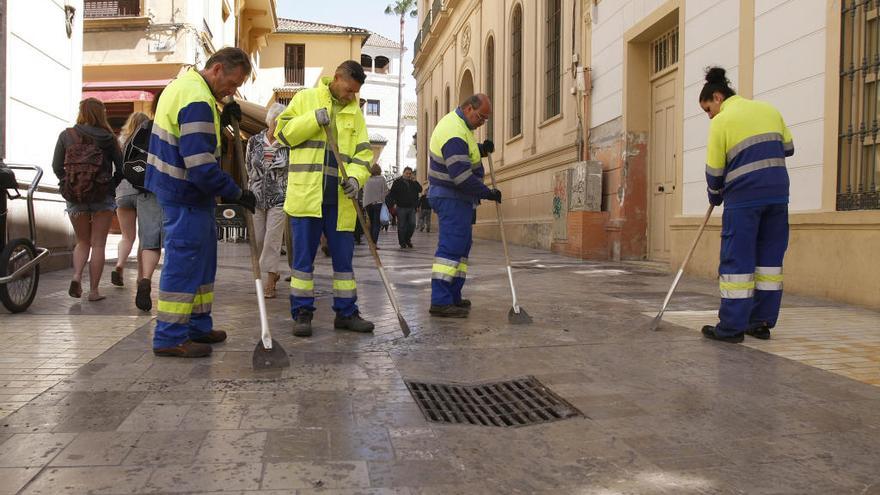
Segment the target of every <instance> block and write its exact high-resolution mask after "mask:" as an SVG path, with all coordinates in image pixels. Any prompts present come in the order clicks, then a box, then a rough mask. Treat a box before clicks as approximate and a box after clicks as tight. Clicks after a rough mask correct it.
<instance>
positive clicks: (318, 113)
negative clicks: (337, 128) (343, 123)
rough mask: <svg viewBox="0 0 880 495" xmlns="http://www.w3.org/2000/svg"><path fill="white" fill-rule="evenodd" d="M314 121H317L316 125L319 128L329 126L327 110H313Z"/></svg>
mask: <svg viewBox="0 0 880 495" xmlns="http://www.w3.org/2000/svg"><path fill="white" fill-rule="evenodd" d="M315 120H317V121H318V125H319V126H321V127H324V126H327V125H330V114H329V113H327V109H326V108H319V109H317V110H315Z"/></svg>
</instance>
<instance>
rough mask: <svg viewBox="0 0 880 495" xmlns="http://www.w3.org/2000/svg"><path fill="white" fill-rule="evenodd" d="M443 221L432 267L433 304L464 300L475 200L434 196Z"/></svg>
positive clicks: (434, 201)
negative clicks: (462, 295) (462, 296)
mask: <svg viewBox="0 0 880 495" xmlns="http://www.w3.org/2000/svg"><path fill="white" fill-rule="evenodd" d="M431 206H432V207H433V208H434V212H435V213H437V217H438V219H439V221H440V239H439V241H438V242H437V251H436V252H435V253H434V264H433V265H432V267H431V304H432V305H436V306H446V305H449V304H457V303H459V302H461V289H462V288H463V287H464V282H465V278H467V269H468V254H470V251H471V244H472V231H471V222H472V220H473V215H474V205H473V203H470V202H467V201H462V200H459V199H453V198H431Z"/></svg>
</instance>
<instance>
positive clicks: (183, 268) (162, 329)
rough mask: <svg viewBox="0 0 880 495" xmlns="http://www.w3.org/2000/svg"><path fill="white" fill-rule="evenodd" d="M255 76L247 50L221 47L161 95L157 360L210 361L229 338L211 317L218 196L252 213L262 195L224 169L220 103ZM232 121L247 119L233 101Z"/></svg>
mask: <svg viewBox="0 0 880 495" xmlns="http://www.w3.org/2000/svg"><path fill="white" fill-rule="evenodd" d="M250 72H251V63H250V57H249V56H248V54H247V53H246V52H244V51H243V50H241V49H239V48H222V49H220V50H218V51H217V52H215V53H214V54H213V55H211V57H210V58H209V59H208V61H207V62H205V68H204V69H202V70H200V71H197V70H195V69H191V70H190V71H189V72H186V73H185V74H183V75H182V76H180V77H178V78H177V79H176V80H174V81H172V82H171V83H170V84H169V85H168V86H167V87H166V88H165V91H164V92H163V93H162V96H161V97H160V98H159V104H158V108H157V111H156V115H155V119H154V121H153V130H152V136H151V137H150V145H149V160H148V162H149V166H148V167H147V175H146V182H145V184H146V187H147V189H149V190H150V191H152V192H153V193H154V194H155V195H156V197H157V198H158V200H159V204H160V205H161V207H162V212H163V215H164V218H165V220H164V225H163V227H164V235H165V239H164V244H165V246H164V247H165V265H164V268H163V270H162V275H161V278H160V279H159V302H158V316H157V319H156V329H155V331H154V336H153V353H154V354H156V355H158V356H173V357H204V356H208V355H210V354H211V351H212V349H211V346H210V345H209V344H214V343H218V342H223V341H224V340H226V332H225V331H223V330H216V329H214V322H213V319H212V318H211V307H212V303H213V301H214V277H215V275H216V271H217V231H216V225H215V222H214V209H215V206H216V205H215V203H214V197H215V196H221V197H223V198H224V201H225V202H228V203H238V204H240V205H242V206H244V207H246V208H248V209H249V210H251V211H254V208H255V203H256V198H255V197H254V193H252V192H250V191H248V190H244V191H243V190H242V189H241V188H239V187H238V185H236V183H235V181H234V180H233V179H232V177H230V176H229V174H227V173H226V172H224V171H223V170H222V169H221V168H220V163H219V159H220V143H221V142H220V128H221V115H220V114H219V113H218V111H217V100H218V99H222V98H225V97H227V96H230V95H232V94H233V93H235V90H236V88H238V87H239V86H241V85H242V84H243V83H244V81H245V80H246V78H247V77H248V75H249V74H250ZM231 117H234V118H238V119H240V117H241V109H240V108H238V105H236V104H234V103H227V104H226V105H225V106H224V108H223V117H222V120H223V122H224V124H225V123H226V122H227V121H228V119H229V118H231ZM233 139H238V137H237V136H236V137H234V138H233Z"/></svg>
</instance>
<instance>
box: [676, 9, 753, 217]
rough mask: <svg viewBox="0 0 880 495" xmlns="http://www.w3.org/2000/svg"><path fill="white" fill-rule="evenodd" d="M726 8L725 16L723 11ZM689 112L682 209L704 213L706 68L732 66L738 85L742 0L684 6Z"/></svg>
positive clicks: (734, 83)
mask: <svg viewBox="0 0 880 495" xmlns="http://www.w3.org/2000/svg"><path fill="white" fill-rule="evenodd" d="M719 12H724V15H718V13H719ZM684 16H685V21H684V35H683V36H682V38H683V41H684V71H683V73H684V76H683V78H684V79H683V81H682V82H683V83H684V101H683V102H681V103H682V106H683V114H684V128H683V133H682V145H683V154H682V159H683V166H684V170H683V174H682V182H683V188H682V189H683V191H682V196H683V199H682V201H683V204H682V214H684V215H702V214H704V213H705V211H706V208H707V205H708V199H707V195H706V138H707V137H708V135H709V119H708V118H706V113H705V112H703V111H702V110H701V109H700V106H699V104H698V102H697V100H699V97H700V91H701V90H702V89H703V84H704V83H705V76H706V74H705V69H706V67H709V66H713V65H718V66H721V67H724V68H725V69H726V70H727V78H728V79H730V81H731V85H732V86H733V87H734V89H735V88H736V86H737V81H738V78H739V0H716V1H712V2H710V1H707V0H687V2H686V5H685V10H684Z"/></svg>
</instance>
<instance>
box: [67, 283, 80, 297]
mask: <svg viewBox="0 0 880 495" xmlns="http://www.w3.org/2000/svg"><path fill="white" fill-rule="evenodd" d="M67 294H68V295H69V296H70V297H73V298H76V299H79V298H81V297H82V295H83V291H82V286H81V285H80V283H79V282H77V281H76V280H71V281H70V288H69V289H67Z"/></svg>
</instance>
